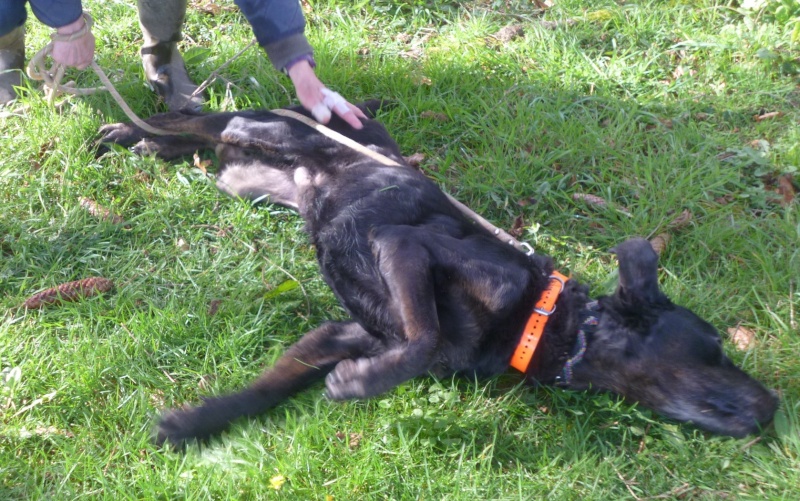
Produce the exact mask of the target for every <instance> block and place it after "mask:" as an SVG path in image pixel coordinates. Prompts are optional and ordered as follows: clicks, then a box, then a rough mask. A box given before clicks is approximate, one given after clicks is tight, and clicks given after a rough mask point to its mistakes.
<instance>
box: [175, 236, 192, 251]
mask: <svg viewBox="0 0 800 501" xmlns="http://www.w3.org/2000/svg"><path fill="white" fill-rule="evenodd" d="M175 246H176V247H177V248H178V249H180V250H182V251H184V252H186V251H188V250H189V244H188V243H187V242H186V240H184V239H182V238H178V241H177V242H176V243H175Z"/></svg>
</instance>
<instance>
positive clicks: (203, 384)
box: [197, 374, 217, 391]
mask: <svg viewBox="0 0 800 501" xmlns="http://www.w3.org/2000/svg"><path fill="white" fill-rule="evenodd" d="M215 379H217V377H216V376H215V375H214V374H206V375H204V376H201V377H200V381H198V382H197V387H198V388H200V389H201V390H202V391H208V390H210V389H211V383H213V382H214V380H215Z"/></svg>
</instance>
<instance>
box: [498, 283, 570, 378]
mask: <svg viewBox="0 0 800 501" xmlns="http://www.w3.org/2000/svg"><path fill="white" fill-rule="evenodd" d="M567 280H569V278H568V277H565V276H564V275H562V274H561V273H559V272H557V271H554V272H553V273H552V274H551V275H550V283H549V284H548V285H547V289H545V291H544V293H542V297H540V298H539V301H538V302H537V303H536V305H535V306H534V307H533V313H531V316H530V317H529V318H528V323H527V324H525V330H524V331H523V332H522V338H520V340H519V345H517V349H516V351H515V352H514V356H513V357H511V367H513V368H515V369H517V370H518V371H521V372H523V373H524V372H527V371H528V366H529V365H530V363H531V358H533V353H534V352H535V351H536V347H537V346H538V345H539V341H540V340H541V339H542V333H543V332H544V325H545V324H546V323H547V319H548V318H549V317H550V315H552V314H553V312H554V311H556V300H558V295H559V294H561V292H562V291H563V290H564V284H565V283H566V282H567Z"/></svg>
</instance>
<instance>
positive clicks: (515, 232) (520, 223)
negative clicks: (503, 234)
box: [508, 214, 525, 238]
mask: <svg viewBox="0 0 800 501" xmlns="http://www.w3.org/2000/svg"><path fill="white" fill-rule="evenodd" d="M524 228H525V218H523V217H522V214H520V215H519V216H517V217H516V218H514V224H513V225H511V229H510V230H508V234H509V235H511V236H512V237H514V238H519V237H521V236H522V233H523V231H522V230H523V229H524Z"/></svg>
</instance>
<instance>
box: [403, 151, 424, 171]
mask: <svg viewBox="0 0 800 501" xmlns="http://www.w3.org/2000/svg"><path fill="white" fill-rule="evenodd" d="M404 158H405V160H406V163H407V164H408V165H410V166H411V167H414V168H418V167H419V166H420V165H421V164H422V162H424V161H425V154H424V153H419V152H417V153H414V154H413V155H411V156H409V157H404Z"/></svg>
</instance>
